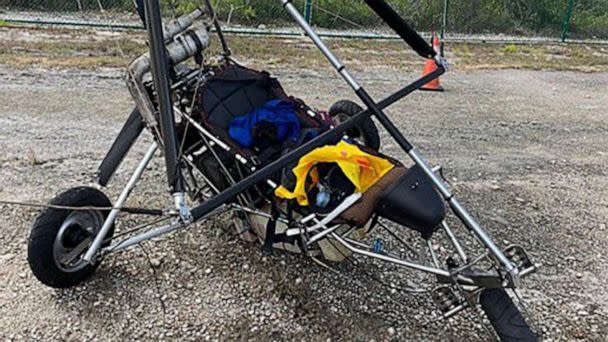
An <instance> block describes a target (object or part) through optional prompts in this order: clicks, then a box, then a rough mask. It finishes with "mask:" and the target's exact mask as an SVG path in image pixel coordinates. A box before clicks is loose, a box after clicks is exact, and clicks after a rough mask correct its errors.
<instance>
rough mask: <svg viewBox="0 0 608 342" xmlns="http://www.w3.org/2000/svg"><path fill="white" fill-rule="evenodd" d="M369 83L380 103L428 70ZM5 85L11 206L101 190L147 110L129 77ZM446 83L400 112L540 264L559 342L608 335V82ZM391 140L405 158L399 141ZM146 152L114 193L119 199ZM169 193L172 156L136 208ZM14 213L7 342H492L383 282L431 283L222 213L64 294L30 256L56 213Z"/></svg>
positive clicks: (468, 315)
mask: <svg viewBox="0 0 608 342" xmlns="http://www.w3.org/2000/svg"><path fill="white" fill-rule="evenodd" d="M273 73H274V74H276V75H278V76H279V77H280V79H281V80H282V82H283V83H284V85H285V87H286V88H287V90H288V92H289V93H292V94H297V95H299V96H301V97H303V98H304V99H305V100H306V101H307V102H309V103H310V104H312V105H314V106H317V107H319V108H327V107H328V106H329V105H331V104H332V103H333V102H334V101H336V100H338V99H342V98H352V97H353V96H352V95H351V94H350V93H349V91H348V89H347V88H346V87H345V86H344V85H343V84H342V83H341V82H340V81H339V80H337V79H334V78H329V77H328V74H327V73H326V72H325V71H324V70H319V71H316V72H313V71H306V70H296V71H289V72H288V71H285V70H273ZM357 76H358V77H359V78H360V79H361V80H362V81H363V83H364V84H366V85H367V86H368V90H369V91H370V92H371V93H372V94H373V95H375V96H376V97H378V98H379V97H380V96H382V95H383V94H385V92H387V91H389V90H391V89H396V88H397V87H398V86H399V84H400V83H401V82H403V81H404V80H405V79H410V78H413V77H414V76H415V75H402V74H399V73H395V72H394V71H393V70H386V69H382V68H374V69H373V70H369V71H368V72H365V73H360V74H358V75H357ZM0 79H1V82H0V88H1V91H0V148H1V151H2V155H1V156H0V199H3V200H5V199H10V200H21V201H46V200H47V199H49V198H50V197H52V196H53V195H54V194H56V193H58V192H60V191H62V190H65V189H67V188H69V187H71V186H75V185H82V184H89V183H90V182H91V180H92V179H93V175H94V172H95V170H96V167H97V165H98V163H99V161H100V160H101V158H102V157H103V154H104V153H105V151H106V149H107V148H108V147H109V146H110V144H111V142H112V139H113V138H114V136H115V135H116V133H117V132H118V130H119V129H120V126H121V124H122V121H123V120H124V119H125V117H126V114H127V113H128V111H129V109H130V107H131V106H132V104H131V102H130V100H129V97H128V93H127V91H126V88H125V86H124V84H123V81H122V74H121V71H120V70H115V69H106V70H98V71H96V72H83V71H77V70H54V71H50V70H39V69H26V70H13V69H9V68H7V67H0ZM442 81H443V83H444V85H445V86H446V88H447V89H448V91H447V92H445V93H443V94H430V93H416V94H413V95H412V96H411V97H408V99H407V100H405V101H403V102H401V103H400V104H398V105H395V106H394V107H392V108H391V109H390V110H389V114H390V115H391V116H392V117H393V118H394V120H395V122H396V123H397V125H398V126H399V127H400V128H401V129H402V130H403V132H404V133H406V135H408V136H410V137H411V140H412V141H413V142H415V143H416V144H417V145H418V146H419V147H420V149H421V150H422V151H423V153H424V154H425V155H426V156H427V157H428V158H429V159H430V160H431V161H432V162H439V161H441V163H442V165H443V166H444V168H445V172H446V175H447V177H448V178H449V180H450V181H451V182H452V185H453V186H454V187H455V190H456V192H457V194H458V195H459V196H461V198H462V200H463V202H465V203H467V205H468V206H469V207H470V208H471V209H472V211H473V212H474V213H475V214H476V215H477V216H478V217H479V219H480V221H481V222H482V223H483V224H484V225H485V226H487V227H488V230H489V231H490V232H491V234H492V235H493V236H494V237H495V238H496V240H497V241H498V242H499V243H500V244H501V245H506V244H508V243H514V242H517V243H519V244H521V245H523V246H524V247H526V248H527V249H528V250H529V252H530V253H531V255H532V257H533V259H534V260H535V261H536V262H538V263H539V264H540V265H541V268H540V270H539V272H538V273H536V274H534V275H532V276H530V277H529V278H526V279H525V281H524V290H523V295H524V298H525V299H526V300H527V301H528V302H529V304H530V309H529V311H530V312H529V314H530V317H531V318H532V319H533V321H534V327H535V329H536V330H537V333H538V334H539V336H541V338H542V340H545V341H557V340H560V341H565V340H576V339H578V340H585V341H607V336H608V326H607V324H606V321H608V305H606V304H605V303H606V302H608V292H607V291H606V285H608V276H607V275H608V267H607V266H606V265H607V264H608V257H607V256H606V253H605V250H606V249H605V248H606V247H605V246H606V244H607V243H608V229H607V228H606V223H607V222H606V221H607V220H606V219H607V218H608V200H607V198H608V191H607V190H606V189H607V187H606V185H607V184H608V167H607V166H606V165H608V149H607V148H606V146H608V138H607V134H608V124H607V122H608V111H607V110H606V108H608V94H607V93H606V89H607V88H608V74H606V73H600V74H597V73H596V74H579V73H570V72H547V71H518V70H501V71H476V72H471V73H459V72H453V73H451V74H449V75H447V76H446V77H445V78H443V80H442ZM148 139H149V138H148V137H146V138H145V139H144V140H148ZM383 144H384V145H383V146H384V150H385V152H388V153H390V154H395V155H397V156H398V155H399V154H398V153H396V152H395V145H394V144H393V143H391V142H390V140H389V139H388V138H387V136H386V134H383ZM145 145H146V144H145V143H144V142H143V141H142V142H140V143H138V144H137V145H136V147H135V149H134V150H133V152H132V153H131V154H130V156H129V158H128V160H127V161H126V163H125V164H124V165H123V167H122V168H121V170H120V171H119V172H118V173H117V175H116V177H115V178H114V181H113V182H112V183H111V185H110V187H109V188H108V189H107V193H109V194H110V195H111V196H112V197H113V198H114V197H115V196H116V195H117V193H118V191H119V190H120V185H121V184H124V182H125V180H126V178H127V177H128V172H129V169H132V168H133V166H134V165H135V163H136V162H137V159H138V157H141V156H142V155H143V153H144V151H145V148H146V146H145ZM160 160H161V159H160V158H159V161H160ZM164 188H165V185H164V175H163V169H162V166H161V164H160V163H156V164H154V165H153V166H152V167H151V168H150V170H149V172H147V173H146V176H145V178H144V180H143V182H142V183H141V186H139V187H138V189H137V190H136V193H135V194H134V196H133V198H132V201H131V204H134V205H149V206H152V207H159V206H163V205H166V203H167V200H168V198H167V196H166V194H165V193H164ZM0 207H1V209H2V212H1V221H0V232H2V234H0V340H26V339H27V340H85V339H87V340H91V339H93V340H95V339H96V340H116V339H121V340H127V339H128V340H149V339H163V340H302V341H304V340H305V341H310V340H312V341H326V340H332V341H333V340H341V341H355V340H356V341H371V340H375V341H383V340H418V341H429V340H442V341H445V340H451V341H462V340H466V341H477V340H479V341H485V340H488V339H489V337H488V335H487V334H486V332H485V331H484V329H483V328H482V326H481V325H480V324H479V323H477V321H476V320H474V319H473V318H474V314H473V313H472V312H471V311H470V310H469V311H467V312H465V313H464V314H463V315H461V317H458V318H454V319H451V320H450V321H448V322H445V321H441V320H439V319H438V315H437V313H436V312H435V311H434V310H433V309H434V308H433V304H432V303H431V301H430V298H429V296H428V295H426V294H422V295H420V294H408V293H405V292H404V291H400V290H392V291H391V290H388V289H386V288H384V287H382V286H380V285H379V284H378V283H377V282H376V281H375V280H373V279H372V278H370V277H369V273H370V272H371V271H376V272H377V273H378V274H381V275H382V280H383V281H384V282H387V283H391V284H395V285H396V286H406V285H407V286H410V285H412V284H415V283H420V282H422V283H423V284H424V285H425V286H426V287H427V288H428V287H431V286H432V285H431V283H430V279H428V278H425V277H423V276H420V275H415V274H412V273H410V272H401V273H399V274H397V272H396V269H394V268H391V267H389V266H385V265H380V264H377V263H374V262H371V261H368V260H364V259H357V261H358V265H357V266H355V265H352V264H348V263H345V264H340V265H333V266H334V267H335V268H336V269H337V270H338V271H339V273H335V272H332V271H331V270H328V269H326V268H323V267H320V266H318V265H317V264H315V263H314V262H312V261H311V260H309V259H307V258H304V257H302V256H299V255H291V254H283V253H277V254H276V255H273V256H263V255H262V254H261V253H260V250H259V247H258V246H257V245H255V244H249V243H245V242H242V241H240V240H238V239H237V238H235V237H234V235H232V234H231V233H230V231H228V230H227V229H226V221H225V220H222V219H221V218H219V219H215V220H213V221H210V222H206V223H201V224H198V225H196V226H195V227H193V228H192V229H190V230H188V231H184V232H178V233H175V234H173V235H170V236H167V237H163V238H160V239H158V240H156V241H154V242H148V243H145V244H144V245H142V247H136V248H132V249H130V250H128V251H125V252H121V253H118V254H116V255H114V256H111V257H109V258H107V259H106V260H105V261H104V263H103V264H102V266H101V267H100V269H99V271H98V273H97V274H96V275H95V276H94V277H93V278H92V279H91V280H90V281H89V282H87V283H86V284H83V285H81V286H78V287H76V288H74V289H69V290H61V291H57V290H53V289H49V288H47V287H45V286H43V285H41V284H40V283H39V282H37V281H36V279H34V278H33V276H32V274H31V272H30V271H29V269H28V266H27V261H26V244H27V236H28V233H29V228H30V225H31V223H32V221H33V220H34V217H35V216H36V215H37V214H38V212H39V211H38V210H35V209H27V208H22V207H14V206H6V205H0ZM137 222H142V221H137ZM132 223H134V221H132V220H131V221H127V220H123V221H122V223H121V224H119V226H118V229H119V230H120V229H125V227H126V226H127V224H132ZM457 230H458V232H460V233H461V234H463V233H464V232H463V230H462V229H457ZM403 233H404V234H409V233H408V232H403ZM463 235H464V234H463ZM412 236H413V235H412ZM469 247H470V245H468V248H469Z"/></svg>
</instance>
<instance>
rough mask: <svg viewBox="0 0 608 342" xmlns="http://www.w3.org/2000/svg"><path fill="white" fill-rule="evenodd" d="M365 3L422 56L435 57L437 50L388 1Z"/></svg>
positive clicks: (368, 1) (376, 0)
mask: <svg viewBox="0 0 608 342" xmlns="http://www.w3.org/2000/svg"><path fill="white" fill-rule="evenodd" d="M365 3H366V4H367V5H368V6H369V7H370V8H371V9H372V10H373V11H374V12H376V14H377V15H378V16H380V18H382V20H384V21H385V22H386V23H387V24H388V26H389V27H390V28H391V29H393V31H395V32H396V33H397V34H398V35H399V36H400V37H401V38H402V39H403V40H404V41H405V42H406V43H407V44H408V45H409V46H410V47H411V48H412V49H414V51H416V52H417V53H418V54H419V55H420V56H422V57H425V58H433V57H435V55H436V54H437V53H436V52H435V50H433V48H432V47H431V46H430V45H429V44H428V43H427V42H426V41H425V40H424V39H423V38H422V37H421V36H420V35H419V34H418V32H416V31H415V30H414V29H413V28H411V27H410V25H408V24H407V23H406V22H405V20H403V18H401V16H399V14H398V13H397V12H395V10H394V9H393V8H392V7H391V6H390V5H389V4H387V3H386V1H384V0H365Z"/></svg>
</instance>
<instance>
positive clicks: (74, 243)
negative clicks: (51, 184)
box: [27, 187, 114, 288]
mask: <svg viewBox="0 0 608 342" xmlns="http://www.w3.org/2000/svg"><path fill="white" fill-rule="evenodd" d="M50 204H51V205H56V206H68V207H111V206H112V203H111V202H110V200H109V199H108V198H107V197H106V196H105V195H104V194H103V193H102V192H101V191H99V190H97V189H94V188H89V187H77V188H72V189H70V190H67V191H66V192H64V193H62V194H60V195H58V196H57V197H55V198H53V199H52V200H51V202H50ZM108 212H109V211H108V210H96V209H86V210H69V209H56V208H48V209H46V210H45V211H44V212H42V214H40V215H39V216H38V218H37V219H36V221H35V222H34V226H33V227H32V230H31V232H30V238H29V241H28V256H27V259H28V262H29V265H30V268H31V270H32V273H34V276H35V277H36V278H37V279H38V280H40V282H42V283H43V284H45V285H48V286H51V287H56V288H65V287H70V286H74V285H77V284H78V283H80V282H82V281H83V280H85V279H86V278H88V277H89V276H91V275H92V274H93V273H94V272H95V269H96V268H97V266H99V262H95V263H94V264H93V265H91V264H89V263H87V262H86V261H84V260H82V256H83V255H84V253H85V252H86V251H87V249H88V248H89V246H90V245H91V243H92V242H93V240H94V239H95V236H97V234H98V233H99V231H100V230H101V227H102V225H103V223H104V221H105V219H106V217H107V215H108ZM113 233H114V225H113V224H112V227H110V230H109V231H108V234H107V235H106V239H105V241H104V244H103V245H104V246H107V245H108V244H109V243H110V239H111V238H112V235H113Z"/></svg>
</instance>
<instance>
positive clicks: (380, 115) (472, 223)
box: [280, 0, 519, 283]
mask: <svg viewBox="0 0 608 342" xmlns="http://www.w3.org/2000/svg"><path fill="white" fill-rule="evenodd" d="M280 1H281V2H282V3H283V6H284V7H285V9H286V10H287V11H288V12H289V14H290V15H291V16H292V17H293V19H294V20H295V21H296V22H297V23H298V25H300V27H302V29H303V30H304V31H305V32H306V34H307V35H308V36H309V37H310V39H311V40H312V41H313V43H314V44H315V45H316V46H317V47H318V48H319V50H321V52H322V53H323V55H324V56H325V57H326V58H327V60H328V61H329V62H330V63H331V64H332V65H333V66H334V68H336V70H337V71H338V73H339V74H340V75H341V76H342V77H343V78H344V80H345V81H346V82H347V83H348V84H349V85H350V86H351V88H352V89H353V90H354V91H355V93H356V94H357V96H359V98H360V99H361V101H363V103H364V104H365V105H366V106H367V108H368V109H369V110H370V112H371V113H372V115H374V116H375V117H376V119H378V121H379V122H380V123H381V124H382V126H384V128H385V129H386V130H387V131H388V132H389V134H390V135H391V136H392V137H393V139H395V140H396V141H397V143H398V144H399V145H400V146H401V148H403V150H405V151H406V152H407V154H408V155H409V156H410V158H411V159H412V160H413V161H414V162H415V163H416V164H417V165H418V166H419V167H420V168H421V169H422V170H423V171H424V173H425V174H426V175H427V176H428V177H429V178H430V179H431V181H432V182H433V184H434V185H435V187H436V188H437V190H438V191H439V192H440V193H441V194H442V195H443V198H444V200H445V201H446V202H448V204H449V205H450V207H451V208H452V210H453V212H454V213H455V214H456V216H457V217H458V218H460V220H461V221H462V222H463V223H464V225H465V226H466V227H467V228H468V229H469V230H471V231H473V233H474V234H475V235H476V236H477V238H478V239H479V240H480V241H481V242H482V243H483V244H484V245H485V247H486V248H487V249H489V250H490V252H491V253H492V254H493V255H494V256H495V257H496V258H497V259H498V261H499V262H500V263H501V264H502V266H503V267H504V268H505V270H506V271H507V272H508V274H509V276H510V278H511V280H512V281H513V282H514V283H518V281H519V275H518V270H517V268H516V267H515V266H514V265H513V264H512V263H511V261H510V260H509V259H508V258H507V257H506V255H504V253H503V252H502V250H501V249H500V248H499V247H498V246H497V245H496V244H495V243H494V241H493V240H492V239H491V238H490V236H489V235H488V234H487V232H486V231H485V230H484V229H483V228H481V226H480V225H479V223H477V221H476V220H475V219H474V218H473V217H472V216H471V214H469V212H468V211H467V210H466V209H465V208H464V207H463V206H462V204H460V202H459V201H458V200H457V199H456V198H455V197H454V195H453V194H452V192H451V191H450V189H449V188H448V186H447V185H446V184H445V183H444V182H443V180H442V179H441V178H440V177H439V176H437V174H435V172H433V170H432V168H431V167H430V166H429V164H428V163H427V162H426V161H425V160H424V159H423V158H422V156H421V155H420V154H419V153H418V151H417V150H416V149H415V148H414V146H413V145H412V144H411V143H410V142H409V141H408V140H407V139H406V138H405V137H404V136H403V134H402V133H401V132H400V131H399V129H398V128H397V127H396V126H395V125H394V124H393V122H392V121H391V120H390V119H389V118H388V117H387V116H386V114H385V113H384V112H383V111H382V109H381V108H380V107H379V106H378V104H377V103H376V102H375V101H374V100H373V99H372V98H371V96H370V95H369V94H368V93H367V92H366V91H365V89H364V88H363V87H361V85H359V83H357V81H356V80H355V79H354V78H353V77H352V75H351V74H350V73H349V72H348V70H347V69H346V67H345V66H344V65H343V64H342V63H341V62H340V61H339V60H338V58H337V57H336V56H335V55H334V54H333V53H332V52H331V51H330V50H329V48H328V47H327V46H326V45H325V43H324V42H323V41H322V40H321V38H320V37H319V36H318V35H317V34H316V32H315V31H314V29H313V28H312V27H311V26H310V25H309V24H308V23H307V22H306V20H305V19H304V18H303V17H302V15H301V14H300V12H298V10H297V8H296V7H295V6H294V5H293V4H292V3H291V0H280ZM435 60H436V62H437V64H439V66H443V65H445V61H444V59H443V57H441V56H440V55H436V56H435Z"/></svg>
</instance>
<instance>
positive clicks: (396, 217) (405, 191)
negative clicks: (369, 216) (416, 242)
mask: <svg viewBox="0 0 608 342" xmlns="http://www.w3.org/2000/svg"><path fill="white" fill-rule="evenodd" d="M376 213H378V215H380V216H381V217H384V218H387V219H389V220H391V221H393V222H395V223H398V224H401V225H404V226H406V227H409V228H412V229H414V230H417V231H419V232H420V233H421V234H422V237H423V238H425V239H429V238H430V237H431V236H432V235H433V232H434V231H435V229H436V228H437V227H438V226H439V224H440V223H441V221H443V219H444V218H445V214H446V211H445V205H444V204H443V199H442V198H441V196H439V194H438V193H437V191H436V190H435V188H434V186H433V183H432V181H431V179H430V178H429V177H427V176H426V175H425V174H424V171H423V170H422V169H421V168H420V167H419V166H418V165H414V166H412V168H410V169H409V170H408V171H407V172H406V173H405V174H404V175H403V176H402V177H401V179H399V181H398V184H397V185H395V186H393V187H392V188H390V189H387V190H386V191H385V192H384V193H383V194H382V197H381V199H380V200H379V201H378V206H377V207H376Z"/></svg>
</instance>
